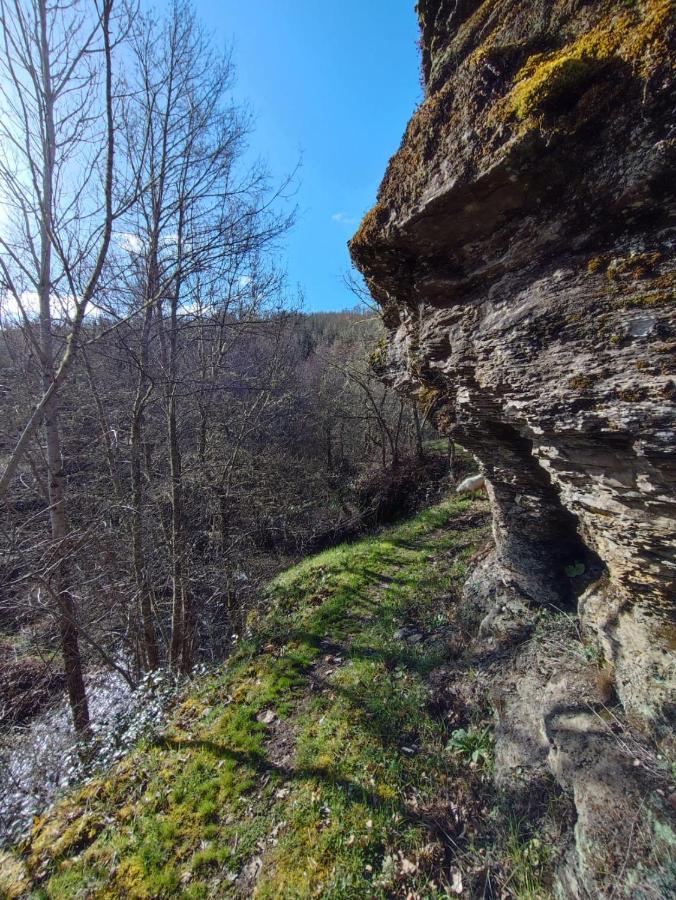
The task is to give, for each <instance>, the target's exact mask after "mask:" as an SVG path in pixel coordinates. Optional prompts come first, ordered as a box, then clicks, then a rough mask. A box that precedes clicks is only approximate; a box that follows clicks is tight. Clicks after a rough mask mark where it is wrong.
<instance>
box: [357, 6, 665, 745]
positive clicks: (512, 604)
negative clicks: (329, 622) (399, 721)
mask: <svg viewBox="0 0 676 900" xmlns="http://www.w3.org/2000/svg"><path fill="white" fill-rule="evenodd" d="M418 12H419V17H420V22H421V28H422V55H423V70H424V78H425V84H426V94H425V100H424V102H423V103H422V104H421V106H420V107H419V108H418V110H417V111H416V113H415V115H414V116H413V118H412V120H411V122H410V123H409V126H408V128H407V131H406V134H405V135H404V138H403V141H402V144H401V147H400V149H399V151H398V153H397V154H396V155H395V156H394V157H393V159H392V160H391V161H390V164H389V167H388V169H387V173H386V175H385V178H384V181H383V183H382V186H381V189H380V193H379V196H378V202H377V205H376V207H375V208H374V209H373V210H372V211H371V212H370V213H369V214H368V215H367V216H366V218H365V219H364V222H363V223H362V225H361V227H360V230H359V231H358V233H357V234H356V235H355V237H354V238H353V240H352V242H351V252H352V256H353V258H354V261H355V263H356V264H357V266H358V267H359V268H360V269H361V271H362V272H363V273H364V275H365V277H366V280H367V283H368V285H369V288H370V290H371V292H372V294H373V296H374V297H375V298H376V300H377V301H378V302H379V303H380V305H381V307H382V310H383V315H384V319H385V322H386V325H387V326H388V329H389V346H388V349H387V353H384V352H383V353H378V354H377V355H376V358H375V363H374V365H376V366H377V367H378V368H379V369H380V371H381V373H382V376H383V377H384V378H386V379H388V380H389V381H391V382H392V383H394V384H395V385H397V386H398V387H400V388H401V389H402V390H405V391H409V392H411V393H415V394H416V395H417V396H418V397H419V398H420V400H421V402H423V403H424V404H426V405H432V406H433V411H432V414H433V418H434V419H435V421H436V423H437V425H438V426H439V427H440V428H441V429H442V430H443V431H444V432H445V433H448V434H449V435H451V436H452V437H453V438H454V439H455V440H456V441H457V442H458V443H459V444H461V445H462V446H464V447H465V448H467V449H468V450H470V451H472V452H473V453H474V454H475V456H476V458H477V460H478V462H479V464H480V468H481V470H482V472H483V473H484V474H485V476H486V480H487V486H488V491H489V497H490V500H491V505H492V509H493V523H494V537H495V550H494V553H493V555H492V557H491V558H490V559H489V560H487V561H486V562H485V563H484V564H483V565H482V567H481V570H480V572H479V573H477V574H476V575H475V577H474V584H473V587H472V590H473V593H474V596H475V597H476V598H477V600H478V602H483V603H484V604H485V606H486V618H485V620H484V625H483V626H482V627H484V628H485V629H487V630H490V629H491V628H492V627H494V626H495V623H496V621H501V625H500V627H505V623H504V621H502V620H503V619H504V618H505V617H507V618H508V619H510V620H511V621H512V623H514V622H516V623H517V626H518V627H521V626H524V627H526V628H527V626H528V619H529V616H532V615H533V611H534V610H536V609H537V608H538V607H542V606H543V605H547V606H549V607H552V606H553V607H556V608H559V609H566V610H572V609H576V610H577V612H578V613H579V616H580V621H581V624H582V627H583V628H584V629H587V631H590V632H593V633H595V634H596V635H597V637H598V640H599V642H600V644H601V647H602V649H603V652H604V655H605V658H606V659H607V660H608V662H609V663H611V664H612V667H613V671H614V677H615V685H614V686H615V690H616V691H617V694H618V696H619V698H620V700H621V701H622V704H623V705H624V709H625V711H626V712H627V714H628V716H629V717H630V718H631V720H632V721H633V722H635V724H636V727H639V728H641V729H643V730H644V731H645V732H646V733H649V734H650V733H651V734H653V735H660V734H662V735H664V734H665V733H666V732H668V730H669V727H670V722H671V724H673V719H671V713H672V706H671V703H673V687H674V669H673V665H674V653H673V650H674V645H675V642H674V637H675V636H676V628H675V627H674V622H673V608H674V597H675V594H676V552H675V542H674V535H675V531H676V529H675V520H676V496H675V491H674V485H675V481H676V429H675V425H676V413H675V407H674V400H675V399H676V384H675V382H674V375H675V372H676V366H675V363H676V334H675V330H674V326H675V309H676V304H675V302H674V301H675V299H676V279H675V278H674V254H673V250H674V243H675V234H674V231H673V230H672V227H671V226H673V212H674V188H675V186H676V178H675V177H674V174H675V173H674V165H673V163H674V156H675V155H676V132H675V125H674V120H673V109H674V86H673V68H674V57H675V54H674V5H673V3H672V2H670V0H626V2H594V0H591V2H585V0H548V2H547V0H538V2H536V3H532V2H521V0H486V2H475V0H420V2H419V4H418Z"/></svg>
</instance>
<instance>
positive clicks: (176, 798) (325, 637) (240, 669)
mask: <svg viewBox="0 0 676 900" xmlns="http://www.w3.org/2000/svg"><path fill="white" fill-rule="evenodd" d="M480 503H481V501H478V500H473V499H467V498H458V499H453V500H451V501H448V502H446V503H443V504H441V505H440V506H438V507H436V508H434V509H431V510H427V511H426V512H424V513H423V514H422V515H420V516H419V517H417V518H416V519H414V520H413V521H411V522H408V523H406V524H404V525H401V526H398V527H397V528H394V529H389V530H386V531H383V532H382V533H381V534H379V535H376V536H374V537H372V538H369V539H367V540H365V541H361V542H359V543H356V544H353V545H344V546H341V547H337V548H334V549H332V550H329V551H327V552H326V553H322V554H320V555H318V556H316V557H313V558H311V559H308V560H306V561H304V562H303V563H301V564H300V565H298V566H296V567H294V568H292V569H290V570H288V571H287V572H285V573H283V574H282V575H281V576H280V577H279V578H277V579H276V580H275V581H274V582H273V583H272V584H271V585H270V587H269V589H268V592H267V601H266V603H267V612H265V613H264V614H262V615H260V616H259V618H258V621H257V623H256V625H255V628H254V633H253V636H252V637H251V639H250V640H249V641H248V642H247V643H246V644H243V645H242V646H241V647H240V649H239V651H238V653H237V654H236V656H235V657H234V658H233V659H232V660H231V661H230V662H229V664H228V665H227V666H226V667H225V668H224V669H223V671H222V672H221V673H219V674H216V675H213V676H210V677H208V678H204V679H202V680H200V681H199V682H197V683H196V684H195V685H194V686H193V688H192V689H191V693H190V696H189V697H187V698H186V701H185V702H184V703H182V704H181V705H180V706H179V707H178V708H177V710H176V713H175V716H174V718H173V720H172V722H171V723H170V725H169V727H168V728H167V729H166V732H165V734H164V735H163V737H162V739H161V740H159V741H157V742H156V743H154V744H153V745H151V746H146V747H144V748H139V750H138V751H136V752H135V753H133V754H132V755H131V756H130V757H128V758H127V759H126V760H124V761H123V762H122V763H121V764H120V765H119V766H117V767H116V768H115V769H113V770H112V771H111V772H110V773H109V774H108V775H107V776H106V777H105V778H101V779H98V780H97V781H95V782H92V783H91V784H89V785H87V786H86V787H84V788H83V789H82V790H80V791H79V792H76V793H75V794H74V795H73V796H71V797H70V798H69V799H68V800H66V801H64V802H62V803H61V804H59V805H57V806H56V807H55V808H54V809H53V810H52V811H51V812H49V813H48V814H47V815H46V816H45V817H44V819H43V820H41V821H40V822H38V823H37V824H36V827H35V829H34V832H33V834H32V836H31V838H30V840H29V841H28V844H27V846H26V848H25V850H24V855H25V858H26V859H27V860H28V863H29V875H28V878H29V879H32V882H33V885H34V886H35V887H36V889H38V890H39V891H40V896H44V897H54V898H57V897H58V898H59V900H67V898H75V897H84V896H86V897H98V898H107V900H112V898H122V897H124V898H162V897H186V898H192V897H195V898H196V897H206V896H211V897H213V896H218V897H231V896H232V897H235V896H242V895H243V894H247V893H251V891H252V890H253V887H252V886H251V883H249V882H247V881H246V879H247V877H248V876H247V874H246V873H247V866H248V865H249V864H250V863H251V862H252V860H254V861H255V860H256V858H258V857H262V858H263V860H264V865H263V870H262V873H261V874H260V876H259V878H258V880H257V883H256V896H258V897H269V898H273V897H274V898H277V897H310V896H316V895H318V894H319V893H321V894H322V895H323V896H326V897H348V896H354V897H365V896H383V895H386V893H387V891H386V888H385V887H383V886H382V885H384V884H385V882H386V877H385V875H384V874H383V872H384V870H385V869H386V868H387V867H386V864H385V860H386V857H387V856H388V854H390V855H391V852H393V851H392V848H397V850H398V851H399V850H400V851H401V852H402V853H405V854H409V855H410V856H411V858H414V859H418V858H419V859H421V860H422V859H423V857H424V853H425V852H427V851H426V850H425V848H428V847H430V846H431V845H432V844H433V842H434V840H435V835H434V830H433V828H431V827H430V826H428V825H426V824H425V823H424V822H422V821H421V820H420V817H419V816H418V815H412V814H410V813H409V810H408V809H407V806H406V803H405V802H404V799H403V798H405V796H406V795H407V793H408V792H409V791H410V789H411V786H412V785H415V786H416V796H417V797H418V798H419V801H420V803H425V802H430V803H431V802H432V801H433V800H434V799H435V798H436V795H437V792H438V789H439V784H440V783H443V781H444V779H446V780H448V779H450V778H451V777H452V776H453V775H454V773H455V772H456V770H457V767H458V765H459V763H458V762H457V761H456V759H455V758H454V756H453V755H452V754H450V753H448V752H446V743H447V740H448V736H447V734H446V730H445V725H444V723H443V722H442V721H440V720H439V719H438V718H435V717H434V716H432V715H431V714H429V713H428V712H427V711H426V702H427V688H426V683H425V675H426V673H428V672H429V671H430V670H431V669H433V668H434V667H436V666H438V665H439V663H440V662H441V661H442V660H443V659H444V658H445V656H444V654H443V651H442V649H440V647H439V645H438V644H434V643H431V644H427V643H426V644H425V645H424V646H412V645H411V646H409V645H407V644H405V643H404V642H402V641H399V640H396V639H395V638H394V636H393V635H394V632H395V631H396V629H397V628H399V627H400V626H401V624H402V623H403V622H410V621H412V620H413V621H418V620H420V621H427V622H431V621H433V620H434V619H435V617H436V618H438V617H439V615H440V612H441V610H440V606H439V599H438V598H439V596H441V595H448V594H449V593H450V594H452V593H453V592H454V591H456V590H457V589H458V587H459V585H460V583H461V582H462V580H463V579H464V577H465V574H466V566H467V561H468V559H469V557H470V555H471V554H472V552H473V549H474V546H475V544H476V542H477V541H478V540H479V539H480V537H481V536H482V535H483V533H484V532H483V530H482V529H481V528H475V529H471V528H470V529H469V530H467V529H466V523H463V525H462V526H460V527H459V528H458V530H454V528H453V519H454V517H455V516H457V515H460V514H462V513H464V512H465V511H467V510H468V509H470V508H471V507H472V506H473V505H476V504H480ZM431 556H434V557H435V558H436V559H438V560H439V564H438V565H435V566H431V565H430V557H431ZM324 641H328V642H329V643H330V645H331V646H332V647H333V646H335V645H340V646H341V650H340V655H341V656H342V660H341V661H340V662H335V661H334V660H333V655H336V656H337V655H338V651H337V650H335V649H332V650H331V651H330V654H332V655H330V656H329V660H331V662H330V664H329V662H327V659H326V657H327V653H329V651H327V649H326V646H325V644H324V643H323V642H324ZM207 708H210V709H212V710H213V712H212V713H210V714H209V715H208V716H204V715H200V712H201V713H203V712H204V710H205V709H207ZM269 710H272V711H273V712H274V713H275V716H276V718H275V724H274V725H273V726H266V725H265V724H263V723H262V722H261V721H259V719H260V718H261V713H262V712H263V711H269ZM285 730H286V731H285ZM280 732H281V733H286V740H287V742H289V743H290V746H291V752H292V755H293V763H289V762H288V761H286V762H280V761H279V756H277V755H276V754H275V753H274V752H273V749H272V745H271V742H272V743H273V744H274V740H275V739H276V738H275V735H276V734H278V733H280ZM414 740H415V741H416V746H417V748H418V752H416V753H415V754H413V755H410V756H409V755H407V754H406V753H404V752H402V744H403V743H404V742H405V741H411V742H412V741H414ZM278 752H279V751H278ZM431 771H434V779H429V778H428V774H429V773H430V772H431ZM11 859H12V860H13V861H14V862H15V864H16V865H17V866H20V861H19V859H18V857H16V856H14V857H11ZM19 875H21V871H19ZM379 879H385V880H382V881H379ZM429 882H430V878H429V877H428V876H427V875H426V874H425V871H424V869H423V867H422V864H421V867H420V868H419V869H418V870H416V871H415V872H412V873H409V875H407V876H406V890H407V892H410V893H412V894H414V895H416V894H418V895H420V896H425V897H430V898H433V897H437V896H442V895H443V891H442V888H441V886H440V885H437V887H436V888H435V889H431V888H430V887H429ZM394 886H395V885H394V884H393V887H394ZM396 887H403V882H401V881H400V882H398V883H397V885H396Z"/></svg>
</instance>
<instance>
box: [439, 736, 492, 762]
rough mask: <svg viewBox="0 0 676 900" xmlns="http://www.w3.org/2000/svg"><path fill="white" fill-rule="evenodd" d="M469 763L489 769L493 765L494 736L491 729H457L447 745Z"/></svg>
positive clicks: (452, 751) (447, 747) (448, 748)
mask: <svg viewBox="0 0 676 900" xmlns="http://www.w3.org/2000/svg"><path fill="white" fill-rule="evenodd" d="M446 749H447V750H450V751H451V753H454V754H455V755H456V756H459V757H460V758H461V759H463V760H464V761H465V762H467V763H474V764H475V765H480V766H482V767H483V768H486V769H489V768H490V767H491V766H492V764H493V736H492V735H491V731H490V728H457V729H456V730H455V731H454V732H453V733H452V734H451V739H450V741H449V742H448V744H447V745H446Z"/></svg>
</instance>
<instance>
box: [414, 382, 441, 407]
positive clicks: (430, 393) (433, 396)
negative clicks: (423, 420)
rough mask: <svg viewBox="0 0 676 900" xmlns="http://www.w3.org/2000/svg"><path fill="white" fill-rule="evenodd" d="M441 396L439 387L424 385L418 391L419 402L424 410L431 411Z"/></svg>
mask: <svg viewBox="0 0 676 900" xmlns="http://www.w3.org/2000/svg"><path fill="white" fill-rule="evenodd" d="M440 397H441V391H440V390H438V388H433V387H424V388H422V390H421V391H420V392H419V393H418V403H419V404H420V407H421V409H422V410H423V412H425V413H426V412H429V410H430V409H431V408H432V407H433V406H434V404H435V403H436V402H437V400H438V399H439V398H440Z"/></svg>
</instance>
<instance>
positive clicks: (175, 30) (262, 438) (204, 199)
mask: <svg viewBox="0 0 676 900" xmlns="http://www.w3.org/2000/svg"><path fill="white" fill-rule="evenodd" d="M77 9H78V10H79V11H80V12H82V6H81V5H80V6H78V7H77ZM0 13H1V17H2V21H1V25H2V35H3V41H4V50H5V53H4V55H3V59H2V62H1V63H0V66H1V67H2V85H3V91H2V124H1V125H0V129H1V131H2V135H1V138H2V148H3V149H2V157H1V159H0V193H1V196H2V211H3V223H2V225H3V227H2V231H1V233H0V282H1V284H0V291H1V293H0V314H1V316H2V318H1V322H0V421H1V422H2V429H1V433H0V459H1V461H2V466H1V468H2V475H1V476H0V490H1V491H2V503H3V512H2V519H1V524H0V646H2V650H3V653H2V662H1V663H0V727H2V728H3V729H4V737H3V744H4V745H5V747H6V749H7V748H11V747H12V742H13V740H15V735H16V734H17V732H16V728H17V727H18V726H21V725H25V724H26V723H28V722H29V721H30V720H31V719H32V718H33V717H34V716H35V715H36V714H37V713H39V712H40V710H41V709H43V708H45V707H47V706H49V705H50V704H51V703H53V702H54V700H55V698H59V697H60V696H61V694H62V692H63V691H64V690H65V691H67V695H68V698H69V704H70V709H71V713H72V721H73V727H74V729H75V731H76V732H77V734H78V735H79V736H80V737H81V738H82V739H83V740H84V741H85V743H86V742H87V741H88V740H89V739H90V738H91V736H92V724H91V717H90V712H89V699H88V686H87V685H88V681H90V680H91V677H92V676H93V675H94V674H95V673H99V675H100V673H101V672H105V671H107V672H109V673H111V674H113V673H114V675H115V676H116V677H118V678H121V679H122V680H123V681H124V682H125V683H126V685H127V686H128V687H129V689H130V690H131V689H134V688H136V687H137V686H138V685H139V683H140V682H141V681H142V680H143V679H144V677H146V676H147V674H148V673H150V672H154V671H156V670H158V669H163V670H169V671H170V672H172V673H174V675H176V676H179V675H188V674H189V673H190V672H191V671H192V670H193V669H194V667H195V666H196V665H197V664H205V663H208V664H213V663H214V662H218V661H222V660H223V659H225V658H226V657H227V656H228V654H229V652H230V651H231V649H232V647H233V645H234V644H235V643H236V641H237V639H238V636H239V635H241V633H242V631H243V630H244V629H245V628H246V621H247V616H248V614H249V613H250V612H251V610H252V609H253V608H254V607H255V606H256V604H257V602H259V597H260V592H261V586H262V585H263V584H264V583H265V582H266V581H267V580H269V578H270V577H271V576H272V575H274V574H275V573H277V572H278V571H280V570H281V569H283V568H285V567H286V566H287V565H288V564H289V563H290V562H292V561H294V560H296V559H298V558H300V557H301V556H303V555H305V554H307V553H309V552H312V551H315V550H318V549H322V548H324V547H326V546H331V545H332V544H335V543H338V542H339V541H341V540H345V539H347V538H350V537H354V536H356V535H359V534H360V533H362V532H364V531H366V530H369V529H372V528H373V527H375V526H376V525H378V524H381V523H383V522H386V521H391V520H393V519H394V518H396V516H398V515H401V514H403V513H405V512H410V511H411V510H413V509H415V508H416V507H417V506H418V505H419V504H420V503H424V502H426V501H428V500H429V498H430V495H431V494H435V492H438V487H437V486H436V485H435V479H437V478H438V476H439V475H440V473H441V474H445V472H446V471H447V468H448V464H447V459H446V455H445V448H443V447H442V450H441V451H439V449H438V447H437V448H436V449H433V450H431V451H430V449H429V445H430V440H429V439H430V435H431V432H430V429H429V426H428V425H427V420H428V415H429V412H430V409H429V405H428V408H424V407H423V406H421V405H418V404H417V403H416V402H414V401H411V400H407V399H405V398H403V397H400V396H398V395H396V394H395V393H394V392H393V391H392V390H391V389H390V388H388V387H387V386H386V385H384V384H383V383H382V382H381V381H379V380H378V379H377V377H376V374H375V371H374V362H373V360H374V358H375V360H376V363H377V357H378V352H379V347H381V346H382V342H383V339H384V338H383V335H384V331H383V328H382V325H381V323H380V320H379V318H378V316H377V314H375V312H374V311H373V310H372V309H371V308H369V307H368V306H367V305H364V303H363V302H361V301H362V300H363V296H364V294H363V291H361V293H360V290H361V289H360V288H359V286H358V283H357V282H356V280H355V281H353V285H352V286H353V289H354V292H353V293H350V292H349V291H348V290H346V296H347V297H348V298H349V297H351V298H352V300H353V302H354V304H355V308H354V310H348V311H345V312H338V313H314V314H308V313H305V312H303V310H302V298H301V297H299V296H298V295H297V294H294V293H293V292H292V291H291V290H290V288H289V286H288V283H287V279H286V278H285V274H284V272H283V270H282V268H281V267H280V261H279V252H278V250H279V246H280V243H281V242H283V240H284V237H285V234H286V232H287V231H288V230H289V229H290V228H291V227H293V219H294V209H293V206H292V202H293V200H292V197H291V196H290V195H291V193H292V191H291V178H292V177H293V175H292V176H291V177H290V179H289V180H287V181H285V182H284V183H282V184H273V183H272V181H271V179H270V177H269V176H268V175H267V173H266V171H265V168H264V166H263V164H260V163H255V164H253V165H248V164H247V162H246V158H245V157H246V153H245V151H246V142H247V136H248V134H249V132H250V129H251V128H252V127H253V126H252V123H251V121H250V119H249V117H248V115H247V113H246V111H245V110H244V109H243V108H240V107H238V106H237V105H235V104H234V103H233V101H232V99H231V87H232V80H233V73H232V63H231V60H230V58H229V57H228V56H227V55H226V56H219V55H218V54H214V52H213V47H212V46H211V44H210V42H209V40H208V38H207V36H206V34H205V30H204V25H203V24H202V23H200V22H199V21H198V20H197V18H196V16H195V13H194V11H193V10H192V9H191V7H190V5H189V4H188V3H185V2H176V3H174V4H173V5H172V7H171V9H170V11H169V13H168V15H167V16H166V18H164V19H157V18H156V17H155V16H153V15H151V14H149V13H144V12H141V11H140V10H139V9H138V8H136V7H134V6H133V5H132V6H130V5H128V4H125V3H121V2H113V0H104V2H101V3H97V4H91V6H90V8H89V13H88V15H87V16H85V17H84V18H83V19H82V20H81V21H80V20H79V18H78V16H77V15H76V14H75V8H74V7H73V6H72V5H71V4H65V3H64V4H59V3H57V4H51V3H47V2H42V0H36V2H34V3H29V4H26V3H23V2H16V3H11V2H3V4H2V8H1V9H0ZM374 355H375V356H374ZM375 368H377V365H376V366H375ZM437 443H438V442H437ZM426 445H427V446H428V449H427V451H426V449H425V446H426ZM432 446H434V445H433V444H432ZM435 495H436V494H435ZM92 689H95V688H92ZM13 729H14V730H13ZM10 768H11V767H10ZM5 789H6V790H9V787H8V786H7V785H5Z"/></svg>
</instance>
